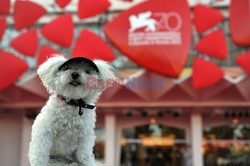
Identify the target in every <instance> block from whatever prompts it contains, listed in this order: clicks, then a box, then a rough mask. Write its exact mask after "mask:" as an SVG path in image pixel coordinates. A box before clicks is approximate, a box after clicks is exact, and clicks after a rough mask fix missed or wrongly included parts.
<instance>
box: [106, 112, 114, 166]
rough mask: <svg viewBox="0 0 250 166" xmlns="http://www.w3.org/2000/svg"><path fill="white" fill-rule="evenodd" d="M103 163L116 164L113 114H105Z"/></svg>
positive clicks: (110, 165) (109, 165) (111, 165)
mask: <svg viewBox="0 0 250 166" xmlns="http://www.w3.org/2000/svg"><path fill="white" fill-rule="evenodd" d="M105 136H106V138H105V165H107V166H116V165H115V164H116V160H115V157H116V156H117V155H116V146H115V145H116V142H117V141H116V120H115V115H112V114H108V115H106V116H105Z"/></svg>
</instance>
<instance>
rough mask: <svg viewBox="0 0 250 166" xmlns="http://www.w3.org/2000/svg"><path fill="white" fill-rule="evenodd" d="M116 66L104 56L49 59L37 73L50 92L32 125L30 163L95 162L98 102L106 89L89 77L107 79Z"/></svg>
mask: <svg viewBox="0 0 250 166" xmlns="http://www.w3.org/2000/svg"><path fill="white" fill-rule="evenodd" d="M113 71H114V70H113V69H112V67H111V66H110V65H108V64H107V63H106V62H104V61H101V60H95V61H91V60H89V59H86V58H72V59H70V60H67V59H66V58H64V57H63V56H55V57H52V58H50V59H48V60H47V61H46V62H45V63H43V64H42V65H41V66H40V67H39V69H38V75H39V77H40V78H41V80H42V83H43V84H44V86H45V87H46V88H47V89H48V91H49V92H50V93H51V96H50V97H49V100H48V101H47V104H46V105H45V106H44V107H43V108H42V110H41V113H40V114H39V115H38V116H37V118H36V120H35V122H34V124H33V126H32V139H31V143H30V149H29V160H30V164H31V166H56V165H57V166H69V165H70V166H73V165H74V166H96V165H97V163H96V161H95V158H94V154H93V146H94V144H95V133H94V128H95V121H96V113H95V108H94V107H95V106H94V105H95V103H96V101H97V100H98V98H99V96H100V95H101V93H102V91H103V89H96V88H95V89H93V88H92V89H91V88H87V78H88V77H95V78H97V79H102V80H103V81H104V82H105V81H106V80H108V79H114V78H115V75H114V72H113Z"/></svg>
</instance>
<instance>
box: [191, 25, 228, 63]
mask: <svg viewBox="0 0 250 166" xmlns="http://www.w3.org/2000/svg"><path fill="white" fill-rule="evenodd" d="M195 49H196V50H197V51H199V52H201V53H203V54H207V55H208V56H211V57H215V58H218V59H226V58H227V41H226V38H225V36H224V34H223V32H222V31H221V30H216V31H214V32H212V33H210V34H209V35H207V36H205V37H204V38H202V39H201V40H200V41H199V42H198V43H197V44H196V46H195Z"/></svg>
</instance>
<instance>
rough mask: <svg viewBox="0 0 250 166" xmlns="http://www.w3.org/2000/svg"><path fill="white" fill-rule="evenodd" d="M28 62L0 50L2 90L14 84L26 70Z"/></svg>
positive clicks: (0, 84)
mask: <svg viewBox="0 0 250 166" xmlns="http://www.w3.org/2000/svg"><path fill="white" fill-rule="evenodd" d="M27 69H28V64H27V63H26V62H25V61H24V60H22V59H20V58H18V57H16V56H14V55H13V54H11V53H9V52H6V51H2V50H0V70H1V71H2V72H0V90H2V89H4V88H6V87H8V86H9V85H11V84H13V83H14V82H15V81H16V80H17V79H18V78H19V77H20V76H21V75H22V74H23V73H24V72H25V71H26V70H27Z"/></svg>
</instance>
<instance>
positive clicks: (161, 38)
mask: <svg viewBox="0 0 250 166" xmlns="http://www.w3.org/2000/svg"><path fill="white" fill-rule="evenodd" d="M169 4H171V5H169ZM130 23H131V25H130ZM104 32H105V34H106V35H107V37H108V38H109V39H110V40H111V42H113V44H114V45H115V46H116V47H117V48H118V49H120V50H121V51H122V52H123V53H124V54H125V55H126V56H128V57H129V58H130V59H131V60H133V61H134V62H136V63H138V64H139V65H142V66H143V67H145V68H147V69H149V70H152V71H155V72H158V73H161V74H164V75H167V76H171V77H177V76H178V75H179V73H180V72H181V70H182V68H183V67H184V65H185V63H186V60H187V57H188V52H189V49H190V45H191V18H190V9H189V6H188V4H187V1H186V0H178V1H172V0H153V1H145V2H143V3H140V4H139V5H137V6H135V7H133V8H131V9H129V10H126V11H124V12H122V13H121V14H120V15H119V16H118V17H116V18H115V19H114V20H113V21H111V22H109V23H108V24H107V25H106V26H105V27H104Z"/></svg>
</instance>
